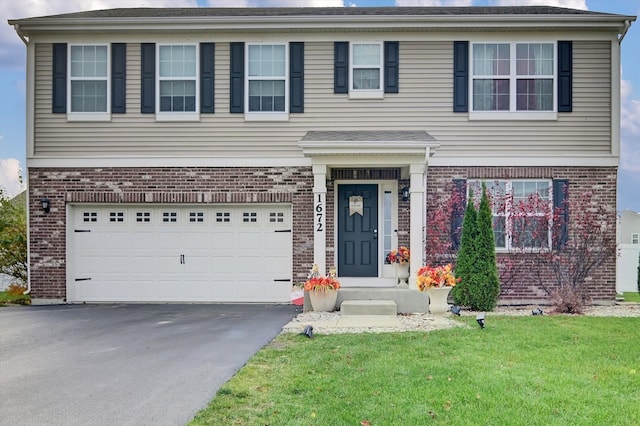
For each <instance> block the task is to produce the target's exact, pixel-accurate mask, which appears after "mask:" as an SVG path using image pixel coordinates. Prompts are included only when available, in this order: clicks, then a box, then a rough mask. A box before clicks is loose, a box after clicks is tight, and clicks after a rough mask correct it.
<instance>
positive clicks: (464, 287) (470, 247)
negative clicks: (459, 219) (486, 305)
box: [452, 191, 478, 306]
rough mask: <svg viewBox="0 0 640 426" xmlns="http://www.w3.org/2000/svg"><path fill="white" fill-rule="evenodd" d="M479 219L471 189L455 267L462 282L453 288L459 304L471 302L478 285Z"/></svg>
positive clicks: (465, 304)
mask: <svg viewBox="0 0 640 426" xmlns="http://www.w3.org/2000/svg"><path fill="white" fill-rule="evenodd" d="M477 221H478V214H477V212H476V207H475V205H474V203H473V191H469V200H468V201H467V208H466V210H465V212H464V221H463V223H462V236H461V238H460V249H459V250H458V259H457V261H456V268H455V273H456V277H458V278H460V282H459V283H458V285H456V286H455V287H453V289H452V295H453V300H454V302H455V303H456V304H458V305H464V306H467V305H469V304H470V294H471V290H470V289H471V287H473V286H476V285H477V283H476V273H475V268H476V260H477V259H476V253H477V252H476V240H477V235H478V229H477Z"/></svg>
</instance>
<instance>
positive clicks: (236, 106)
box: [229, 43, 244, 112]
mask: <svg viewBox="0 0 640 426" xmlns="http://www.w3.org/2000/svg"><path fill="white" fill-rule="evenodd" d="M230 47H231V77H230V78H231V82H230V87H229V90H230V91H231V94H230V95H231V96H230V98H229V100H230V104H229V112H244V43H231V46H230Z"/></svg>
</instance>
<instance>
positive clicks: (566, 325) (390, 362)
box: [191, 314, 640, 426]
mask: <svg viewBox="0 0 640 426" xmlns="http://www.w3.org/2000/svg"><path fill="white" fill-rule="evenodd" d="M461 321H463V322H465V323H467V324H468V326H469V327H464V328H456V329H450V330H440V331H433V332H429V333H423V332H420V333H418V332H410V333H386V334H351V335H344V334H343V335H317V336H316V337H315V338H313V339H308V338H306V337H304V336H300V335H296V334H283V335H280V336H278V337H277V338H276V339H275V340H274V341H273V342H271V343H270V344H269V345H268V346H267V347H265V348H264V349H262V350H261V351H260V352H258V353H257V354H256V355H255V356H254V357H253V358H252V359H251V360H250V361H249V362H248V363H247V365H246V366H245V367H243V368H242V369H241V370H240V371H239V372H238V373H237V374H236V375H235V376H234V377H233V378H232V379H231V380H230V381H229V382H228V383H226V384H225V385H224V386H223V387H222V388H220V390H219V391H218V394H217V395H216V397H215V398H214V399H213V400H212V401H211V403H210V405H209V406H208V407H207V408H206V409H204V410H202V411H201V412H200V413H198V414H197V415H196V417H195V419H194V420H193V422H192V423H191V424H192V425H327V426H329V425H331V426H335V425H356V426H358V425H365V426H369V425H371V426H378V425H423V424H447V425H489V424H491V425H528V426H530V425H568V424H570V425H604V424H615V425H637V424H640V410H639V409H638V407H640V350H639V348H640V337H639V336H640V318H595V317H569V316H542V317H537V316H536V317H533V316H532V317H498V316H496V317H493V316H491V314H487V328H486V329H484V330H481V329H479V327H477V325H476V324H475V319H474V318H470V317H462V318H461Z"/></svg>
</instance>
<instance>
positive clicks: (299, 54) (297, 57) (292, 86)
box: [289, 42, 304, 113]
mask: <svg viewBox="0 0 640 426" xmlns="http://www.w3.org/2000/svg"><path fill="white" fill-rule="evenodd" d="M289 111H290V112H292V113H295V112H297V113H302V112H304V43H300V42H296V43H289Z"/></svg>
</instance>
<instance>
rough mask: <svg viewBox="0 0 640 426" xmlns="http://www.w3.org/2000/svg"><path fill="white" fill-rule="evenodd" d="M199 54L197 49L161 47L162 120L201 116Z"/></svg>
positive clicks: (159, 54)
mask: <svg viewBox="0 0 640 426" xmlns="http://www.w3.org/2000/svg"><path fill="white" fill-rule="evenodd" d="M197 52H198V50H197V48H196V45H159V46H158V90H157V93H158V102H157V105H158V111H157V113H158V116H162V115H163V114H165V115H166V116H170V117H173V118H178V117H179V116H180V115H183V116H184V117H185V118H188V117H189V116H193V115H197V111H198V101H199V99H198V90H199V88H198V53H197ZM189 113H191V114H189Z"/></svg>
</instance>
